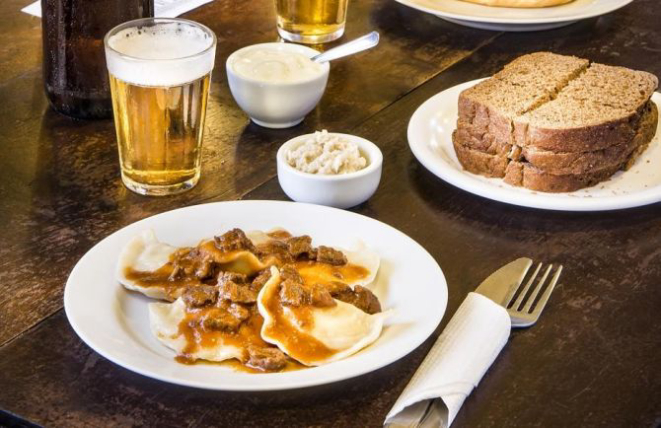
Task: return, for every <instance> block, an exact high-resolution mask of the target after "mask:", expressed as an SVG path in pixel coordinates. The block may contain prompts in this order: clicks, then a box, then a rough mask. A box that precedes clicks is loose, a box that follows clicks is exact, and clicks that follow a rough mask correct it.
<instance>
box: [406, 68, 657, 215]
mask: <svg viewBox="0 0 661 428" xmlns="http://www.w3.org/2000/svg"><path fill="white" fill-rule="evenodd" d="M481 80H482V79H478V80H473V81H471V82H466V83H462V84H461V85H457V86H454V87H452V88H449V89H446V90H445V91H443V92H441V93H439V94H436V95H434V96H433V97H431V98H430V99H428V100H427V101H425V102H424V103H423V104H422V105H421V106H420V107H418V109H417V110H416V111H415V113H413V116H412V117H411V120H410V121H409V127H408V140H409V146H410V147H411V151H412V152H413V155H414V156H415V157H416V158H417V159H418V160H419V161H420V163H421V164H422V165H424V167H425V168H427V169H428V170H429V171H431V172H432V173H433V174H434V175H436V176H438V177H439V178H441V179H443V180H444V181H447V182H448V183H450V184H452V185H453V186H456V187H458V188H460V189H463V190H465V191H467V192H470V193H473V194H475V195H479V196H482V197H485V198H488V199H493V200H495V201H500V202H505V203H508V204H514V205H520V206H524V207H531V208H542V209H548V210H562V211H605V210H617V209H622V208H631V207H637V206H641V205H647V204H652V203H655V202H659V201H661V121H660V122H659V125H658V127H657V131H656V135H655V136H654V139H653V140H652V142H651V143H650V145H649V147H648V148H647V150H645V152H644V153H643V154H642V155H641V156H640V157H639V158H638V159H637V160H636V163H635V164H634V165H633V166H632V167H631V168H630V169H629V170H628V171H620V172H618V173H616V174H615V175H614V176H613V177H611V178H610V179H609V180H607V181H604V182H601V183H599V184H597V185H596V186H593V187H588V188H587V189H581V190H577V191H575V192H570V193H543V192H535V191H532V190H528V189H524V188H522V187H515V186H511V185H509V184H507V183H505V182H504V181H503V180H502V179H498V178H487V177H483V176H481V175H475V174H471V173H470V172H468V171H465V170H464V169H463V168H462V167H461V164H460V163H459V161H458V160H457V155H456V154H455V152H454V147H453V146H452V132H453V131H454V130H455V128H456V126H457V101H458V99H459V93H460V92H461V91H463V90H464V89H467V88H469V87H471V86H473V85H475V84H476V83H478V82H480V81H481ZM652 101H654V102H655V103H656V104H657V107H661V94H659V93H658V92H655V93H654V94H653V95H652Z"/></svg>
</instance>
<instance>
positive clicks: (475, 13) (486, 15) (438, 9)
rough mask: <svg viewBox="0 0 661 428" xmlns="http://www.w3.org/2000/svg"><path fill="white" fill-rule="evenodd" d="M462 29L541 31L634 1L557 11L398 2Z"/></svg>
mask: <svg viewBox="0 0 661 428" xmlns="http://www.w3.org/2000/svg"><path fill="white" fill-rule="evenodd" d="M397 1H398V2H399V3H402V4H404V5H406V6H409V7H412V8H414V9H418V10H421V11H423V12H427V13H431V14H432V15H436V16H438V17H439V18H442V19H445V20H447V21H450V22H454V23H455V24H459V25H466V26H469V27H475V28H481V29H486V30H494V31H539V30H548V29H551V28H556V27H562V26H564V25H569V24H572V23H574V22H576V21H578V20H581V19H587V18H593V17H595V16H601V15H605V14H607V13H610V12H613V11H614V10H617V9H619V8H621V7H623V6H626V5H627V4H629V3H631V2H632V0H574V1H573V2H571V3H567V4H564V5H560V6H554V7H543V8H527V9H526V8H509V7H493V6H483V5H480V4H475V3H469V2H465V1H461V0H397Z"/></svg>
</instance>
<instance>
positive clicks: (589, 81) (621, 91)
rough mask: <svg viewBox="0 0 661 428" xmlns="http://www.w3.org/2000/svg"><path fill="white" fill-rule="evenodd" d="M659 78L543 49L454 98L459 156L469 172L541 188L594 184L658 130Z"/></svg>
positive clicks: (633, 155)
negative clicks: (654, 99)
mask: <svg viewBox="0 0 661 428" xmlns="http://www.w3.org/2000/svg"><path fill="white" fill-rule="evenodd" d="M657 86H658V79H657V78H656V77H655V76H654V75H652V74H650V73H646V72H643V71H635V70H630V69H627V68H624V67H613V66H608V65H602V64H590V63H589V61H587V60H584V59H580V58H576V57H572V56H562V55H556V54H552V53H549V52H540V53H535V54H529V55H524V56H522V57H520V58H518V59H516V60H514V61H513V62H511V63H510V64H508V65H506V66H505V67H504V68H503V70H502V71H500V72H498V73H496V74H495V75H494V76H493V77H492V78H490V79H488V80H485V81H483V82H480V83H479V84H477V85H475V86H473V87H472V88H469V89H467V90H465V91H463V92H462V93H461V94H460V96H459V111H458V120H457V129H456V130H455V132H454V133H453V135H452V139H453V145H454V147H455V151H456V153H457V158H458V159H459V161H460V162H461V164H462V165H463V166H464V168H465V169H466V170H468V171H470V172H473V173H477V174H482V175H486V176H488V177H502V178H505V180H506V181H507V182H509V183H511V184H515V185H522V186H525V187H529V188H534V189H535V190H542V191H551V192H559V191H571V190H576V189H579V188H582V187H586V186H589V185H592V184H594V183H596V182H598V181H601V180H604V179H605V178H607V177H609V176H610V175H612V174H613V173H614V172H615V171H617V170H619V169H622V168H623V167H626V165H629V164H631V162H632V160H633V159H635V158H636V156H638V155H639V154H640V153H641V152H642V151H643V150H644V148H645V147H646V145H647V144H648V143H649V141H651V139H652V137H653V136H654V133H655V132H656V124H657V121H658V111H657V107H656V105H654V103H653V102H651V101H650V98H651V96H652V94H653V93H654V91H655V89H656V88H657Z"/></svg>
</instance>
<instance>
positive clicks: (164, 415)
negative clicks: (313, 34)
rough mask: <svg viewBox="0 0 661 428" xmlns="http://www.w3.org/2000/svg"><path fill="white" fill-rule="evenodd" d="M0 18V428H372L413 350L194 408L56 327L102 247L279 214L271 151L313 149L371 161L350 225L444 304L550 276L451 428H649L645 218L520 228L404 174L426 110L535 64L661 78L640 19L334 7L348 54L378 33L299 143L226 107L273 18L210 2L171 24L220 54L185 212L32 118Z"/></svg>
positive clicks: (607, 217) (635, 13)
mask: <svg viewBox="0 0 661 428" xmlns="http://www.w3.org/2000/svg"><path fill="white" fill-rule="evenodd" d="M30 1H31V0H5V1H3V3H2V5H1V6H0V8H1V9H0V10H1V11H2V16H3V19H2V20H1V21H0V46H1V48H0V59H1V60H2V62H1V64H2V66H1V67H0V100H2V103H1V104H0V144H1V145H2V147H1V151H0V201H1V202H0V223H1V224H2V227H3V233H2V239H1V241H0V284H1V285H0V290H2V293H0V425H3V424H5V425H9V426H31V424H38V425H45V426H65V427H77V426H114V425H118V426H125V425H144V426H159V427H164V426H177V427H179V426H209V425H213V426H272V427H275V426H282V427H290V426H355V427H359V426H360V427H362V426H380V425H381V424H382V422H383V419H384V416H385V415H386V413H387V411H388V410H389V409H390V407H391V406H392V404H393V403H394V401H395V400H396V398H397V396H398V395H399V393H400V392H401V390H402V389H403V388H404V386H405V385H406V383H407V381H408V379H409V378H410V377H411V375H412V374H413V372H414V371H415V369H416V367H417V366H418V365H419V364H420V362H421V360H422V359H423V357H424V356H425V354H426V353H427V351H428V350H429V348H430V346H431V345H432V343H433V340H434V338H433V337H432V338H430V339H429V340H428V341H427V342H425V343H424V344H423V345H422V346H420V347H419V348H418V349H417V350H416V351H414V352H413V353H411V354H410V355H408V356H407V357H405V358H403V359H402V360H400V361H398V362H396V363H394V364H391V365H390V366H388V367H386V368H384V369H381V370H378V371H376V372H374V373H371V374H368V375H365V376H362V377H360V378H357V379H353V380H349V381H344V382H341V383H339V384H334V385H327V386H325V387H320V388H312V389H307V390H301V391H292V392H287V393H277V394H273V393H271V394H247V393H224V392H210V391H201V390H195V389H190V388H184V387H179V386H174V385H169V384H166V383H162V382H158V381H155V380H152V379H149V378H146V377H143V376H141V375H138V374H135V373H132V372H130V371H127V370H125V369H123V368H120V367H118V366H116V365H114V364H112V363H110V362H109V361H107V360H105V359H104V358H102V357H100V356H99V355H98V354H96V353H95V352H93V351H92V350H90V349H89V348H88V347H87V346H86V345H85V344H84V343H83V342H81V340H80V339H79V338H78V337H77V336H76V335H75V333H74V332H73V331H72V329H71V328H70V326H69V324H68V323H67V320H66V318H65V314H64V311H63V310H62V291H63V288H64V284H65V281H66V279H67V275H68V273H69V272H70V270H71V269H72V268H73V266H74V265H75V263H76V262H77V261H78V259H79V258H80V257H81V256H82V255H83V254H84V253H85V252H86V251H87V250H89V249H90V248H91V247H92V246H93V245H94V244H95V243H96V242H98V241H99V240H100V239H101V238H103V237H104V236H106V235H108V234H110V233H112V232H114V231H116V230H117V229H119V228H121V227H123V226H125V225H127V224H130V223H132V222H134V221H136V220H139V219H141V218H144V217H147V216H150V215H153V214H156V213H159V212H163V211H167V210H170V209H173V208H177V207H182V206H186V205H191V204H199V203H204V202H210V201H220V200H233V199H241V198H243V199H286V197H285V195H284V194H283V193H282V191H281V189H280V187H279V185H278V183H277V180H276V179H274V175H275V161H274V160H275V159H274V156H275V151H276V149H277V148H278V146H279V145H280V144H281V143H282V142H284V141H286V140H287V139H289V138H290V137H292V136H295V135H298V134H302V133H306V132H311V131H313V130H317V129H322V128H326V129H329V130H332V131H337V132H350V133H354V134H357V135H361V136H363V137H365V138H367V139H369V140H371V141H374V142H375V143H376V144H377V145H379V146H380V147H381V149H382V151H383V154H384V158H385V161H384V171H383V180H382V182H381V185H380V187H379V190H378V191H377V193H376V194H375V195H374V197H372V199H370V200H369V201H368V202H367V203H365V204H362V205H361V206H359V207H356V208H354V209H353V211H356V212H358V213H361V214H364V215H367V216H370V217H373V218H377V219H379V220H381V221H384V222H386V223H388V224H390V225H392V226H394V227H396V228H398V229H399V230H401V231H403V232H404V233H406V234H408V235H409V236H411V237H412V238H414V239H415V240H417V241H418V242H420V243H421V244H422V245H423V246H424V247H425V248H426V249H427V250H428V251H429V252H430V253H431V254H432V255H433V256H434V257H435V258H436V260H437V261H438V263H439V264H440V265H441V267H442V268H443V270H444V272H445V274H446V277H447V280H448V284H449V302H448V309H447V312H446V316H445V318H444V320H443V323H442V324H441V326H439V328H438V329H437V331H436V333H435V334H434V337H436V336H437V335H438V334H440V332H441V330H442V328H443V327H444V326H445V324H446V323H447V321H448V319H449V318H450V317H451V315H452V314H453V313H454V312H455V310H456V309H457V307H458V305H459V304H460V303H461V301H462V300H463V299H464V297H465V295H466V293H468V292H469V291H471V290H473V289H474V288H475V286H476V285H477V284H478V283H479V282H480V281H481V280H482V279H483V278H485V277H486V276H487V275H488V274H489V273H490V272H491V271H493V270H494V269H496V268H497V267H499V266H500V265H502V264H504V263H506V262H508V261H510V260H512V259H514V258H517V257H520V256H529V257H532V258H535V259H539V260H547V261H557V262H560V263H563V264H564V265H565V267H566V271H565V274H564V275H563V278H562V281H561V284H560V285H559V287H558V289H557V291H556V292H555V293H554V296H553V298H552V300H551V302H550V305H549V306H548V308H547V309H546V311H545V313H544V316H543V317H542V319H541V321H540V322H539V323H538V325H536V326H535V327H534V328H532V329H529V330H522V331H515V332H514V333H513V334H512V336H511V339H510V343H509V344H508V346H507V347H506V349H505V350H504V351H503V352H502V353H501V355H500V356H499V357H498V360H497V361H496V363H495V364H494V365H493V367H492V368H491V369H490V370H489V372H488V373H487V375H486V376H485V377H484V379H483V380H482V382H481V383H480V385H479V387H478V388H477V389H476V390H475V391H474V392H473V394H472V395H471V396H470V397H469V398H468V399H467V401H466V403H465V404H464V406H463V408H462V410H461V413H460V414H459V416H458V417H457V419H456V421H455V423H454V425H453V427H457V428H458V427H515V426H516V427H536V426H539V427H559V426H567V427H579V426H580V427H585V426H609V427H633V426H636V427H643V426H659V424H661V321H660V320H661V317H660V316H659V313H661V312H660V311H659V308H661V205H660V204H655V205H651V206H648V207H644V208H639V209H631V210H625V211H619V212H606V213H562V212H548V211H538V210H530V209H524V208H518V207H514V206H509V205H504V204H500V203H497V202H491V201H488V200H485V199H481V198H479V197H476V196H473V195H470V194H468V193H465V192H463V191H461V190H458V189H455V188H453V187H452V186H450V185H448V184H446V183H444V182H442V181H440V180H439V179H437V178H436V177H435V176H433V175H432V174H431V173H429V172H428V171H427V170H425V169H424V168H423V167H422V166H421V165H420V164H419V163H418V162H417V161H416V160H415V159H414V158H413V156H412V154H411V153H410V151H409V149H408V146H407V141H406V127H407V123H408V120H409V118H410V116H411V114H412V113H413V111H414V110H415V109H416V108H417V107H418V106H419V105H420V104H421V103H422V102H423V101H425V100H426V99H427V98H429V97H430V96H432V95H434V94H436V93H438V92H439V91H441V90H444V89H446V88H449V87H451V86H454V85H456V84H458V83H461V82H464V81H467V80H472V79H476V78H479V77H484V76H488V75H490V74H492V73H493V72H495V71H496V70H498V69H499V68H500V67H501V66H502V65H504V64H505V63H507V62H509V61H511V60H512V59H514V58H515V57H517V56H519V55H521V54H523V53H527V52H534V51H541V50H550V51H553V52H557V53H562V54H574V55H579V56H582V57H586V58H590V59H591V60H594V61H598V62H605V63H612V64H618V65H623V66H627V67H632V68H637V69H641V70H647V71H650V72H652V73H654V74H656V75H657V76H661V24H659V18H658V5H657V4H656V0H636V1H634V3H633V4H630V5H629V6H627V7H625V8H624V9H621V10H619V11H617V12H615V13H613V14H610V15H608V16H604V17H601V18H598V19H591V20H587V21H583V22H580V23H578V24H574V25H571V26H569V27H565V28H562V29H558V30H553V31H545V32H539V33H523V34H515V33H510V34H504V33H496V32H488V31H479V30H473V29H469V28H463V27H460V26H456V25H453V24H449V23H446V22H444V21H442V20H440V19H437V18H435V17H432V16H429V15H425V14H423V13H420V12H417V11H414V10H411V9H408V8H406V7H404V6H401V5H399V4H398V3H396V2H395V1H392V0H360V1H356V0H354V1H352V2H351V4H350V11H349V21H348V24H347V35H346V36H345V38H344V39H345V40H346V39H349V38H352V37H354V36H357V35H360V34H363V33H366V32H367V31H369V30H378V31H379V32H380V33H381V36H382V41H381V44H380V45H379V47H378V49H375V50H373V51H370V52H367V53H364V54H361V56H359V57H354V58H351V59H347V60H344V61H339V62H337V63H336V64H335V63H334V64H333V70H332V73H331V76H330V80H329V85H328V90H327V92H326V94H325V96H324V98H323V100H322V102H321V104H320V105H319V106H318V107H317V108H316V110H314V111H313V112H312V113H311V114H310V115H309V116H308V117H307V118H306V120H305V122H304V123H303V124H301V125H299V126H297V127H295V128H292V129H288V130H268V129H265V128H260V127H258V126H256V125H254V124H251V123H250V122H249V121H248V118H247V117H246V115H245V114H244V113H243V112H241V110H240V109H239V108H238V107H237V105H236V104H235V103H234V100H233V99H232V97H231V95H230V92H229V90H228V87H227V81H226V76H225V71H224V62H225V59H226V58H227V56H228V55H229V54H230V53H231V52H232V51H234V50H236V49H237V48H239V47H242V46H245V45H249V44H252V43H257V42H265V41H273V40H275V39H276V37H277V35H276V31H275V25H274V22H275V20H274V10H273V5H272V1H271V0H252V1H249V2H248V1H234V0H215V1H214V2H213V3H211V4H209V5H207V6H204V7H201V8H199V9H197V10H195V11H193V12H191V13H189V14H187V17H188V18H190V19H193V20H197V21H200V22H202V23H204V24H206V25H208V26H209V27H211V28H212V29H213V30H214V31H215V32H216V34H217V35H218V40H219V42H218V55H217V60H216V61H217V62H216V72H215V73H214V76H213V86H212V94H211V100H210V103H209V112H208V117H207V129H206V135H205V149H204V154H203V156H204V158H203V175H202V179H201V181H200V183H199V185H198V186H197V187H196V188H195V189H193V190H192V191H190V192H188V193H185V194H183V195H180V196H175V197H169V198H163V199H156V198H146V197H142V196H138V195H135V194H132V193H131V192H129V191H128V190H126V189H125V188H124V187H123V185H122V184H121V182H120V178H119V166H118V161H117V152H116V146H115V144H116V143H115V135H114V129H113V124H112V121H109V120H106V121H95V122H83V121H73V120H71V119H68V118H66V117H63V116H60V115H58V114H57V113H54V112H52V111H50V110H49V109H48V106H47V102H46V99H45V96H44V93H43V89H42V79H41V67H40V63H41V61H40V57H41V43H40V41H41V31H40V21H39V20H38V19H37V18H33V17H29V16H27V15H25V14H22V13H20V12H19V9H20V8H21V7H22V6H24V5H26V4H27V3H29V2H30Z"/></svg>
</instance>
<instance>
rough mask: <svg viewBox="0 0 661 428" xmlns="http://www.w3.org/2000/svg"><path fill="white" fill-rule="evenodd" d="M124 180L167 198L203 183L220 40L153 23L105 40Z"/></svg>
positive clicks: (132, 25)
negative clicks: (208, 115)
mask: <svg viewBox="0 0 661 428" xmlns="http://www.w3.org/2000/svg"><path fill="white" fill-rule="evenodd" d="M105 49H106V61H107V63H108V71H109V74H110V89H111V92H112V103H113V112H114V116H115V127H116V131H117V143H118V146H119V161H120V165H121V173H122V181H123V182H124V184H125V185H126V187H128V188H129V189H130V190H132V191H134V192H136V193H140V194H143V195H169V194H174V193H179V192H182V191H185V190H187V189H190V188H192V187H193V186H195V184H196V183H197V181H198V180H199V178H200V166H201V165H200V162H201V149H202V135H203V131H204V119H205V115H206V108H207V98H208V95H209V84H210V80H211V70H212V69H213V65H214V57H215V52H216V36H215V35H214V33H213V32H212V31H211V30H210V29H209V28H207V27H205V26H204V25H201V24H198V23H196V22H192V21H188V20H184V19H164V18H147V19H138V20H135V21H130V22H127V23H124V24H122V25H119V26H117V27H115V28H113V29H112V30H110V32H109V33H108V35H107V36H106V38H105Z"/></svg>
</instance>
